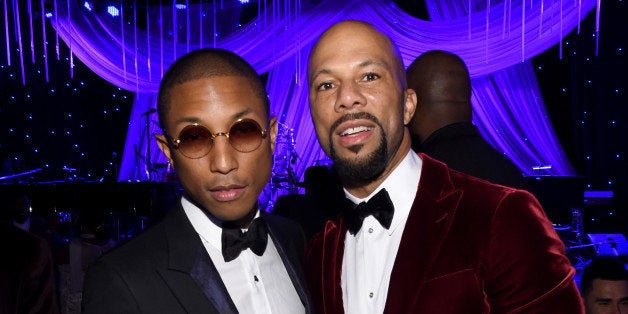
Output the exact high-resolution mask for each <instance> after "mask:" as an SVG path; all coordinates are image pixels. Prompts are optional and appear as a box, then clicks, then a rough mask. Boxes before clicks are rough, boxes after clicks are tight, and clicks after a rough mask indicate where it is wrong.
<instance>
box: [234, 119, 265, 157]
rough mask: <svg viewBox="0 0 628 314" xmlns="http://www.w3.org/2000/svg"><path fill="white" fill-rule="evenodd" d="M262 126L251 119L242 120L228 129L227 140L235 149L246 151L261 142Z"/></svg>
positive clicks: (250, 150) (252, 149) (251, 149)
mask: <svg viewBox="0 0 628 314" xmlns="http://www.w3.org/2000/svg"><path fill="white" fill-rule="evenodd" d="M262 138H263V135H262V128H261V127H260V126H259V124H257V122H255V121H253V120H242V121H240V122H238V123H236V124H234V125H233V126H232V127H231V130H229V142H230V143H231V146H233V148H235V149H236V150H237V151H240V152H243V153H248V152H252V151H254V150H256V149H257V148H258V147H259V146H260V144H261V143H262Z"/></svg>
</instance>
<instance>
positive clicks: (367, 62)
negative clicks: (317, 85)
mask: <svg viewBox="0 0 628 314" xmlns="http://www.w3.org/2000/svg"><path fill="white" fill-rule="evenodd" d="M369 65H377V66H381V67H385V68H388V69H391V67H390V65H389V64H388V63H386V62H384V61H379V60H373V59H367V60H364V61H362V62H360V63H358V66H357V67H358V68H364V67H367V66H369ZM331 73H332V71H331V70H330V69H320V70H318V71H316V73H314V75H312V79H311V81H314V80H316V78H317V77H318V76H319V75H321V74H331Z"/></svg>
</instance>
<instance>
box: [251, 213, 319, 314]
mask: <svg viewBox="0 0 628 314" xmlns="http://www.w3.org/2000/svg"><path fill="white" fill-rule="evenodd" d="M261 215H262V217H264V220H265V221H266V224H267V225H268V233H269V234H270V237H271V238H272V240H273V243H274V244H275V248H276V249H277V252H278V253H279V256H280V257H281V260H282V262H283V264H284V266H285V268H286V271H287V272H288V276H290V280H291V281H292V284H293V285H294V287H295V289H296V291H297V294H298V295H299V298H300V299H301V302H302V303H303V305H304V306H305V309H306V312H307V313H311V312H312V306H313V305H312V303H311V300H310V298H309V294H308V292H307V286H306V283H305V275H304V274H303V268H302V266H301V261H302V259H303V258H302V257H301V256H298V255H297V253H298V252H303V251H304V247H300V248H299V247H295V245H294V243H295V241H293V240H290V241H289V239H293V238H294V237H296V236H299V235H296V234H290V233H289V232H287V230H286V228H282V227H283V226H282V224H281V223H280V221H278V220H277V219H276V218H277V217H275V216H273V215H270V214H267V213H266V212H261ZM301 237H304V235H301ZM302 242H305V239H303V241H302Z"/></svg>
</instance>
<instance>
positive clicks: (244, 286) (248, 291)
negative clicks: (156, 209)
mask: <svg viewBox="0 0 628 314" xmlns="http://www.w3.org/2000/svg"><path fill="white" fill-rule="evenodd" d="M181 204H182V205H183V209H184V210H185V214H186V215H187V216H188V218H189V219H190V222H192V226H193V227H194V229H195V230H196V232H197V233H198V234H199V236H200V237H201V240H202V242H203V245H204V246H205V249H206V250H207V253H208V254H209V257H211V259H212V262H213V263H214V265H215V266H216V269H217V270H218V273H219V274H220V277H221V278H222V281H223V282H224V283H225V286H226V287H227V291H228V292H229V295H230V296H231V299H232V300H233V303H234V304H235V306H236V308H237V309H238V311H239V312H240V313H277V314H279V313H286V314H292V313H305V307H304V306H303V303H301V299H300V298H299V295H298V294H297V291H296V288H295V287H294V285H293V284H292V281H291V280H290V276H289V275H288V272H287V271H286V268H285V266H284V264H283V261H282V260H281V257H280V256H279V253H278V252H277V248H276V247H275V244H274V242H273V240H272V237H271V236H270V235H269V236H268V244H267V246H266V250H265V251H264V254H263V255H262V256H257V255H256V254H255V253H253V251H251V249H246V250H244V251H242V253H241V254H240V255H239V256H238V257H237V258H236V259H234V260H232V261H230V262H225V260H224V258H223V257H222V241H221V237H222V228H221V227H220V226H218V225H216V224H215V223H214V222H213V221H212V220H210V219H209V218H208V217H207V215H205V213H204V212H203V211H202V210H201V209H200V208H198V207H197V206H196V205H194V204H192V203H191V202H190V201H189V200H187V199H186V198H185V197H182V198H181ZM259 215H260V213H259V211H258V212H257V213H256V214H255V218H257V217H259ZM243 231H245V229H243Z"/></svg>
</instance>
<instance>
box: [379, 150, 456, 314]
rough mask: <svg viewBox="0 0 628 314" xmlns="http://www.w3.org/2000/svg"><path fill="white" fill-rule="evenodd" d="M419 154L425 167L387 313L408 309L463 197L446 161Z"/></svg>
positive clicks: (394, 273)
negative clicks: (453, 182) (455, 187)
mask: <svg viewBox="0 0 628 314" xmlns="http://www.w3.org/2000/svg"><path fill="white" fill-rule="evenodd" d="M420 157H421V159H422V160H423V168H422V171H421V179H420V183H419V187H418V190H417V194H416V197H415V200H414V203H413V204H412V209H411V211H410V214H409V216H408V220H407V222H406V226H405V228H404V231H403V235H402V238H401V243H400V245H399V249H398V251H397V256H396V258H395V263H394V266H393V270H392V273H391V276H390V284H389V288H388V300H387V302H386V309H385V312H388V313H406V312H408V310H409V308H408V306H411V305H412V301H411V300H413V299H414V297H415V296H416V295H418V294H419V293H420V291H421V288H422V287H423V284H424V283H425V280H426V278H427V276H428V274H429V272H430V270H431V267H432V264H433V262H434V260H435V259H436V257H437V256H438V253H439V250H440V248H441V246H442V244H443V242H444V239H445V237H446V235H447V233H448V232H449V229H450V227H451V223H452V221H453V217H454V215H455V213H456V208H457V206H458V204H459V201H460V199H461V197H462V191H459V190H456V189H454V188H453V184H452V183H451V181H450V179H449V178H450V177H449V172H448V169H447V167H446V166H445V165H444V164H442V163H440V162H437V161H435V160H433V159H431V158H430V157H427V156H426V155H423V154H421V155H420ZM400 300H404V301H403V302H400Z"/></svg>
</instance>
